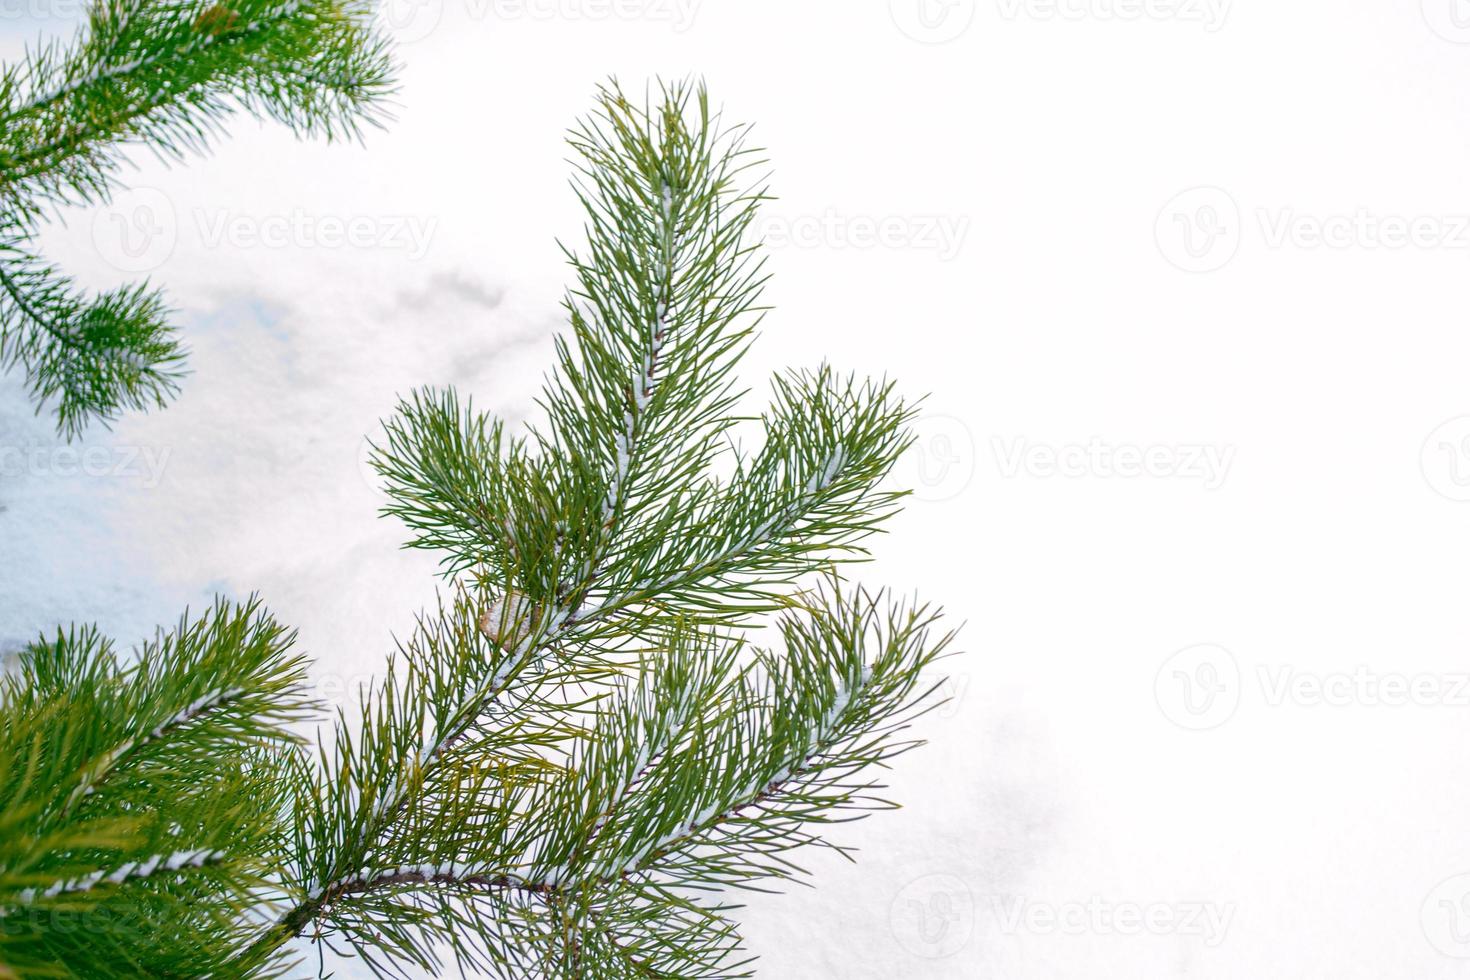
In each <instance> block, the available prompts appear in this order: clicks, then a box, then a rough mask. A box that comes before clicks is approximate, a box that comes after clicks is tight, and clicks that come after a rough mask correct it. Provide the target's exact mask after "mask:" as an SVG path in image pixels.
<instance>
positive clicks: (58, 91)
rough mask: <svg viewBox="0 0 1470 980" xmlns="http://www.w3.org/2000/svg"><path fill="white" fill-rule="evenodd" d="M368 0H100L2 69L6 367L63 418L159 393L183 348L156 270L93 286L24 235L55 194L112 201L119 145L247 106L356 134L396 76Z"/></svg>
mask: <svg viewBox="0 0 1470 980" xmlns="http://www.w3.org/2000/svg"><path fill="white" fill-rule="evenodd" d="M370 12H371V4H369V3H366V2H364V0H220V2H212V0H98V2H97V3H95V4H94V5H93V7H92V8H91V10H90V12H89V16H88V22H87V25H86V27H85V28H84V29H83V30H81V31H80V32H79V34H78V35H77V37H76V38H75V39H74V40H73V41H71V42H70V43H69V44H60V43H50V44H45V45H42V46H40V47H38V48H35V49H33V50H30V51H28V52H27V54H26V56H25V58H24V59H23V60H22V61H21V62H20V63H18V64H14V65H7V66H5V67H4V68H3V69H0V368H7V369H8V368H17V367H18V368H19V369H20V370H21V371H22V372H23V373H24V375H25V378H26V383H27V385H28V386H29V388H30V392H31V395H32V398H33V399H34V400H35V401H37V402H38V403H39V402H42V401H47V400H54V402H55V411H56V417H57V425H58V428H59V429H60V430H61V431H62V432H63V433H65V434H66V435H68V436H73V435H76V434H78V433H79V432H80V431H81V430H82V429H83V428H84V427H85V425H86V424H87V423H88V422H90V421H99V422H101V423H103V424H104V425H105V424H108V423H109V422H111V421H113V420H115V419H117V418H118V417H119V416H120V415H121V413H123V412H125V411H129V410H141V409H146V408H148V407H150V406H153V405H158V406H162V405H163V404H165V403H166V402H167V400H168V399H169V397H170V396H171V395H172V394H173V393H174V392H175V391H176V389H177V385H178V381H179V377H180V368H181V362H182V360H183V351H182V349H181V347H180V345H179V343H178V340H177V338H176V337H175V335H174V331H173V329H172V328H171V327H170V326H169V325H168V322H167V309H166V307H165V304H164V302H163V300H162V298H161V297H160V295H159V294H158V293H157V292H156V291H154V290H152V289H151V288H149V287H148V286H147V285H146V284H137V285H130V286H124V287H121V288H119V289H115V290H111V291H108V292H104V293H102V294H100V295H97V296H88V295H86V294H84V293H83V292H81V291H79V290H78V289H77V288H76V287H75V286H74V285H73V284H72V282H71V280H70V279H68V278H67V277H66V276H64V275H62V274H60V273H58V272H57V271H56V270H55V269H53V268H51V267H49V266H48V265H47V264H46V263H44V262H43V261H42V260H40V259H39V258H37V257H36V256H35V255H34V254H33V253H32V252H31V250H30V249H29V246H28V242H29V240H30V239H31V238H32V237H33V236H34V233H35V230H36V225H37V223H38V221H39V220H40V219H41V218H42V217H43V214H44V212H45V211H46V210H47V209H48V208H50V207H54V206H61V205H67V204H93V203H98V202H103V201H106V200H107V198H108V195H109V194H110V192H111V191H112V190H114V189H115V187H116V177H117V171H118V169H119V166H120V164H121V162H122V159H123V157H122V152H123V150H124V149H125V148H126V147H127V146H129V145H131V144H142V145H146V146H147V147H149V148H150V149H151V150H153V151H154V152H155V153H157V154H159V155H161V156H163V157H164V158H167V159H178V158H181V157H183V156H184V155H185V154H187V153H189V152H191V151H201V150H203V149H205V148H206V147H207V146H208V143H209V141H210V139H211V138H213V137H214V136H216V135H217V134H218V133H219V132H220V130H221V128H222V124H223V120H224V119H225V118H226V117H228V116H229V115H230V114H232V113H233V112H235V111H237V110H243V111H245V112H247V113H249V114H251V115H253V116H256V117H258V118H270V119H275V120H278V121H280V122H282V123H284V124H286V125H287V126H289V127H291V128H292V130H294V131H295V132H296V133H298V134H299V135H302V136H321V137H325V138H327V139H329V140H330V139H342V138H352V137H356V136H358V135H359V127H360V126H361V125H362V124H363V123H364V122H375V121H376V120H377V118H378V114H379V112H380V111H381V101H382V99H383V97H384V96H385V95H386V94H387V92H388V89H389V72H390V66H389V63H388V58H387V56H386V54H385V51H384V48H383V45H382V42H381V41H379V40H378V39H377V38H376V37H375V36H374V35H373V34H372V32H371V30H370V29H369V27H368V21H367V18H368V17H369V15H370Z"/></svg>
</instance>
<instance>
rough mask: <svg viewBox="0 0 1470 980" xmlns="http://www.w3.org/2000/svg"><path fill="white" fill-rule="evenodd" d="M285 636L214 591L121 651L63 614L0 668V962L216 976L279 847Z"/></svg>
mask: <svg viewBox="0 0 1470 980" xmlns="http://www.w3.org/2000/svg"><path fill="white" fill-rule="evenodd" d="M291 641H292V638H291V636H290V634H288V633H286V632H285V631H284V630H283V629H282V628H281V627H280V626H277V625H276V624H275V623H274V622H272V621H271V620H270V618H269V617H267V616H266V615H265V614H264V613H263V612H261V610H260V609H259V607H258V606H257V605H256V603H255V602H253V601H252V602H250V603H247V604H246V605H244V606H237V607H231V606H228V605H226V604H224V603H218V604H216V605H215V607H214V608H213V609H212V610H210V611H209V612H208V613H206V614H205V615H203V616H201V617H199V618H197V619H193V620H190V619H188V618H187V617H186V618H185V619H183V620H182V621H180V623H179V624H178V627H177V628H176V629H175V630H174V631H173V632H171V633H169V634H167V635H162V634H161V635H160V636H159V637H158V638H157V639H155V640H154V641H153V642H151V643H148V644H145V645H144V646H143V647H142V649H141V650H140V651H139V652H138V653H137V654H136V656H134V657H121V656H119V655H118V654H117V653H116V652H115V651H114V649H113V647H112V643H111V642H110V641H109V640H107V639H105V638H103V637H102V636H100V635H99V634H98V632H97V630H96V629H95V628H92V627H75V628H72V629H70V630H65V631H62V630H58V632H57V634H56V635H55V637H54V638H52V639H50V640H42V641H38V642H36V643H34V644H32V645H31V646H30V647H28V648H27V649H26V650H24V651H23V652H22V654H21V656H20V662H19V665H18V670H16V671H15V672H14V673H12V674H9V675H7V676H5V677H3V678H0V722H3V724H4V737H3V738H0V800H4V801H5V805H4V807H3V808H0V976H16V975H19V976H27V977H29V976H37V977H43V976H58V977H89V978H90V977H139V976H215V975H219V971H221V970H226V969H228V964H229V962H230V958H231V957H232V956H233V955H234V954H235V952H237V951H238V947H239V944H240V942H241V940H242V939H243V937H244V935H245V932H244V930H245V928H246V924H245V920H244V919H243V918H242V913H243V912H244V911H245V910H246V909H248V908H249V907H250V906H251V905H252V903H253V902H255V901H256V900H257V898H256V896H257V894H258V892H259V889H261V888H262V887H263V886H264V885H265V884H266V882H267V875H268V874H269V872H270V868H269V867H268V865H267V864H266V863H265V860H264V856H265V855H269V854H271V853H273V852H274V850H275V849H276V848H278V847H279V846H280V835H281V833H282V830H283V826H282V823H281V815H282V813H283V812H284V806H285V804H286V802H287V801H286V799H285V797H284V795H283V794H284V792H285V789H286V784H284V783H283V782H282V781H281V780H280V778H279V772H280V771H281V765H282V764H281V761H280V760H281V758H282V757H283V755H284V754H285V753H286V752H287V750H288V746H289V745H290V739H289V737H288V735H287V733H286V729H285V726H286V724H287V723H289V722H291V721H292V720H294V719H296V718H299V717H302V716H303V715H304V713H305V712H306V711H307V710H308V709H309V707H310V705H309V704H308V703H307V702H305V701H304V700H303V699H302V697H301V690H300V688H301V684H302V682H303V680H304V672H303V664H302V661H301V659H300V658H299V657H296V656H294V655H292V654H291V653H290V646H291Z"/></svg>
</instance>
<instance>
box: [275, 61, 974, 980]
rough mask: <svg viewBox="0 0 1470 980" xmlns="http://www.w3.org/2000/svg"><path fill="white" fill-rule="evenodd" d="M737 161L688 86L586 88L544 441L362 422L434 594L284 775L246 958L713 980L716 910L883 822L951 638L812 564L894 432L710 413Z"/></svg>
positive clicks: (845, 527)
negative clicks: (439, 564)
mask: <svg viewBox="0 0 1470 980" xmlns="http://www.w3.org/2000/svg"><path fill="white" fill-rule="evenodd" d="M744 137H745V130H743V129H740V128H729V129H727V128H725V127H723V126H722V124H721V122H720V120H719V118H718V116H716V115H714V114H712V113H711V111H710V108H709V104H708V100H707V97H706V94H705V92H704V91H703V89H702V88H700V89H695V88H691V87H689V86H686V85H673V86H669V87H666V88H664V89H663V90H662V91H661V93H660V99H659V100H658V101H657V102H656V103H650V104H641V105H640V104H635V103H634V102H631V101H630V100H629V99H628V98H626V97H625V96H624V94H623V93H622V92H621V91H620V90H619V89H617V88H616V87H611V88H608V89H606V90H604V91H602V92H601V94H600V98H599V105H598V111H597V113H596V114H595V115H594V116H593V117H592V118H591V119H589V120H588V121H587V122H585V123H584V124H583V125H582V126H581V127H579V128H578V129H577V130H575V131H574V132H573V134H572V137H571V144H572V147H573V149H574V150H575V151H576V153H577V155H578V157H579V161H580V162H579V165H578V179H577V181H576V185H575V186H576V189H577V192H578V195H579V197H580V199H581V201H582V203H583V205H584V208H585V213H586V235H587V245H586V249H585V251H584V252H581V253H572V252H569V253H568V259H569V261H570V263H571V266H572V269H573V272H574V275H575V285H574V286H573V288H572V290H571V291H570V293H569V295H568V297H567V300H566V308H567V313H568V317H569V320H570V323H571V328H572V329H571V336H570V338H564V339H561V340H559V341H558V343H557V346H556V357H557V364H556V369H555V371H554V372H553V373H552V374H551V375H550V376H549V377H548V378H547V381H546V384H545V387H544V390H543V394H542V397H541V399H540V402H541V405H542V407H543V408H544V409H545V412H546V419H545V421H544V422H543V423H541V424H538V425H533V426H529V427H528V428H527V429H526V430H525V431H524V432H522V433H519V434H511V433H510V432H508V431H507V429H506V427H505V426H504V424H503V423H501V422H500V421H499V420H496V419H493V418H490V417H488V416H486V415H485V414H483V413H481V412H479V411H477V410H476V409H475V408H474V406H473V405H472V404H471V403H470V402H469V401H468V400H462V399H461V398H460V397H459V395H458V394H457V393H456V392H454V391H453V390H445V391H434V390H423V391H418V392H415V393H413V394H411V395H410V396H409V397H407V398H406V399H405V400H404V401H403V402H402V404H401V406H400V411H399V413H398V415H397V416H396V417H394V418H392V419H390V420H389V421H388V422H387V423H386V426H385V436H384V438H383V440H382V444H381V445H380V446H379V447H378V449H377V451H376V453H375V456H374V462H375V465H376V467H377V469H378V471H379V472H380V474H381V475H382V476H383V478H384V481H385V485H386V489H387V491H388V493H389V494H390V497H391V500H392V502H391V503H390V505H389V506H388V507H387V508H386V512H387V513H389V514H393V515H396V516H398V517H399V518H401V519H402V520H403V521H404V522H405V523H406V524H407V525H408V526H409V528H410V529H411V530H412V531H413V535H414V536H413V538H412V540H411V541H410V542H409V545H410V546H411V547H422V548H429V549H433V550H435V551H438V552H441V553H442V554H443V561H444V570H445V573H446V574H447V575H448V576H450V577H451V578H452V579H453V581H454V582H455V583H456V584H455V586H454V600H453V602H451V603H450V604H449V605H448V606H447V608H445V609H441V610H440V612H439V614H438V615H437V616H431V617H428V618H426V619H424V620H423V622H422V623H421V625H420V628H419V630H418V632H417V634H416V635H415V637H414V638H413V639H412V640H411V641H410V642H409V643H407V644H406V645H405V646H404V647H403V649H402V650H401V651H400V655H399V658H398V659H397V660H396V662H395V664H394V666H393V668H392V669H390V671H389V675H388V678H387V679H386V681H385V682H384V684H383V686H382V687H380V688H378V689H376V690H373V691H371V692H368V693H367V694H366V695H365V696H364V698H363V700H362V702H361V704H360V706H359V707H358V709H357V710H356V711H355V712H354V713H353V714H352V715H351V716H350V717H348V716H345V715H344V717H343V718H342V719H341V722H340V723H339V726H338V734H337V737H336V744H335V746H334V747H333V748H332V750H331V751H325V752H323V753H322V754H321V757H320V759H319V760H318V762H317V764H316V766H315V767H314V769H313V770H312V771H310V772H308V773H305V774H303V776H302V778H301V780H300V785H301V786H302V787H303V790H302V802H301V803H300V804H299V805H298V806H297V807H296V808H295V816H296V821H297V824H296V831H295V833H294V839H295V842H296V847H295V853H294V855H293V857H292V858H291V859H290V861H289V862H288V863H287V868H288V873H287V875H286V876H285V881H284V882H283V885H284V889H283V896H282V901H281V902H280V913H279V917H278V919H277V924H276V926H275V927H274V928H273V929H271V930H270V931H269V932H267V933H266V934H265V935H264V936H262V937H261V939H260V940H259V941H257V943H256V944H255V945H254V946H253V948H252V951H251V954H250V956H251V957H252V958H253V959H251V961H250V962H251V963H252V964H253V963H256V962H261V963H264V962H271V961H272V960H271V957H272V955H273V951H274V950H276V949H278V948H279V947H281V946H282V945H283V944H285V943H286V942H287V941H288V940H289V939H290V938H291V937H293V936H296V935H312V936H320V937H323V938H324V939H327V940H331V941H335V940H339V939H340V940H341V941H343V942H345V943H346V944H348V945H349V946H350V947H351V948H352V949H354V950H356V952H357V953H358V954H359V955H361V956H363V957H364V958H366V959H367V961H368V962H369V963H370V964H371V965H372V966H373V967H374V969H375V970H377V971H379V972H381V973H384V974H391V973H395V972H399V971H401V970H402V969H403V968H404V966H405V965H416V966H418V967H420V968H423V969H428V970H431V971H435V972H437V971H438V970H440V969H442V968H443V965H444V963H445V962H446V961H454V962H456V963H457V964H458V965H459V966H460V967H461V968H464V969H471V970H478V971H481V972H484V973H488V974H490V975H493V976H498V977H505V978H526V977H543V978H573V977H576V978H583V977H599V978H600V977H607V978H613V977H681V978H683V977H731V976H743V975H746V974H747V972H748V963H749V959H748V957H746V956H745V955H744V954H743V953H742V952H741V947H740V940H739V937H738V936H737V935H736V933H735V932H734V929H733V927H732V925H731V923H730V922H729V920H728V919H727V915H728V913H729V912H730V911H731V909H732V908H733V907H734V906H733V905H732V904H731V899H730V897H729V896H730V894H731V889H761V888H769V887H771V886H772V885H773V884H777V885H778V884H779V883H780V882H782V881H786V880H793V879H798V878H799V876H800V875H801V869H800V867H799V866H798V865H797V864H796V863H795V862H794V855H792V854H791V852H792V851H793V850H794V849H796V848H799V847H802V846H805V845H824V844H826V845H828V846H833V847H836V848H837V849H838V850H839V851H841V852H842V853H844V854H846V853H847V852H846V851H845V850H843V849H842V848H841V847H840V845H835V844H828V842H827V841H826V840H825V839H824V837H823V832H824V831H825V830H826V829H827V827H828V826H829V825H831V824H833V823H836V822H839V821H843V820H848V819H852V818H854V817H857V816H861V815H862V814H863V813H865V812H867V811H869V810H872V809H880V808H885V807H887V806H889V805H890V804H888V803H886V802H885V801H883V800H882V799H881V797H879V796H878V795H877V794H878V792H879V790H880V786H879V784H878V783H877V782H875V778H876V777H875V776H874V772H875V769H876V768H878V767H882V766H884V765H886V764H887V763H888V762H889V761H890V760H891V759H892V758H893V757H894V756H895V755H897V754H898V753H900V752H902V751H905V750H906V749H908V748H910V747H912V746H913V745H914V744H915V742H914V741H913V740H912V739H910V738H907V737H906V736H905V735H904V731H905V729H906V727H907V725H908V723H909V721H911V720H912V718H913V717H915V716H916V715H917V714H919V713H922V712H923V711H924V710H926V709H927V707H928V706H931V705H932V703H933V702H932V699H930V698H929V697H928V696H929V695H930V694H931V693H932V689H931V688H928V687H925V686H923V685H922V684H921V682H920V675H921V672H923V671H924V669H925V668H926V667H928V666H929V665H930V664H931V663H932V662H933V661H934V659H935V658H936V657H938V656H939V655H940V654H941V652H942V651H943V649H944V648H945V646H946V645H947V643H948V640H949V637H948V636H946V635H941V634H939V633H938V632H936V630H935V629H934V621H935V616H934V614H933V613H932V612H930V611H929V610H928V609H926V608H924V607H922V606H919V607H912V606H907V607H906V606H901V605H897V606H896V605H893V604H891V603H889V602H888V601H887V600H886V599H885V598H884V597H883V596H881V595H880V596H873V595H869V594H868V593H866V592H864V591H862V590H861V589H859V588H855V587H851V586H847V585H845V584H843V582H842V580H841V579H840V578H839V577H838V576H837V574H836V568H837V565H838V563H840V562H843V561H851V560H858V559H862V558H863V557H865V555H866V552H865V551H864V548H863V541H864V539H865V538H866V537H867V536H868V535H870V534H871V533H873V532H874V531H876V530H878V529H879V528H880V526H881V524H882V522H883V520H884V519H885V518H886V517H887V516H889V515H890V514H892V513H893V512H894V510H895V507H896V505H897V503H898V500H899V497H900V496H901V494H900V493H898V492H894V491H890V490H887V489H885V488H884V487H883V485H882V484H883V481H884V479H885V477H886V476H887V475H888V473H889V471H890V469H891V468H892V466H893V463H894V461H895V460H896V459H897V457H898V455H899V454H900V453H901V452H902V451H903V450H904V448H905V447H906V446H907V445H908V441H909V440H908V436H907V434H906V429H905V425H906V422H907V421H908V419H909V418H910V416H911V410H910V409H909V408H908V407H907V406H905V405H904V404H903V403H902V402H901V401H900V400H899V399H898V398H897V397H896V396H895V395H894V393H893V390H892V388H891V386H890V385H889V384H887V383H871V382H861V381H858V380H855V379H852V378H847V377H843V376H841V375H839V374H838V373H836V372H835V371H833V370H832V369H830V368H828V367H826V366H822V367H819V368H817V369H815V370H812V371H802V372H792V373H789V374H785V375H781V376H779V377H777V378H776V379H774V381H773V387H774V393H773V398H772V400H771V402H770V407H769V408H767V409H766V410H765V411H764V412H763V413H762V414H761V415H760V416H759V417H758V418H744V417H742V416H741V415H740V414H738V403H739V401H740V400H741V398H742V396H744V395H745V392H744V391H743V389H740V388H739V387H738V386H737V382H736V379H735V373H734V371H735V367H736V365H737V362H738V361H739V359H740V356H741V354H743V353H744V351H745V349H746V347H747V345H748V344H749V342H750V341H751V338H752V336H753V329H754V327H755V325H756V323H757V322H758V320H759V318H760V316H761V313H762V307H761V306H760V293H761V287H762V285H763V283H764V272H763V269H762V262H761V258H760V256H759V253H758V251H757V245H756V243H754V242H752V241H751V240H750V236H749V234H748V232H749V230H750V227H751V223H752V221H753V218H754V215H755V209H756V207H757V206H758V204H759V203H760V201H762V200H763V199H764V198H765V196H766V195H765V193H764V189H763V184H762V182H761V178H760V177H759V175H758V173H757V170H758V168H759V166H760V163H759V160H758V157H757V156H756V155H755V153H754V151H752V150H750V149H748V148H747V147H746V145H745V142H744ZM742 423H747V424H749V425H751V426H755V427H758V432H757V438H758V446H757V447H756V448H755V449H754V450H753V451H750V452H747V451H744V450H742V449H741V448H740V447H739V442H738V436H739V435H740V426H741V425H742ZM813 576H815V577H816V578H815V581H816V582H822V581H823V580H825V581H826V584H825V585H819V586H818V587H817V588H815V589H813V588H811V587H810V586H811V584H812V582H813ZM772 613H776V614H777V624H776V629H775V633H776V634H777V635H778V636H779V638H780V640H781V641H782V642H781V643H780V644H779V645H778V646H777V647H776V648H774V649H768V648H765V647H763V646H761V645H759V644H758V643H756V642H755V641H754V639H753V636H754V635H755V634H753V633H751V632H750V628H752V627H758V626H760V625H761V624H762V623H764V622H766V621H767V620H768V619H769V617H770V614H772Z"/></svg>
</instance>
